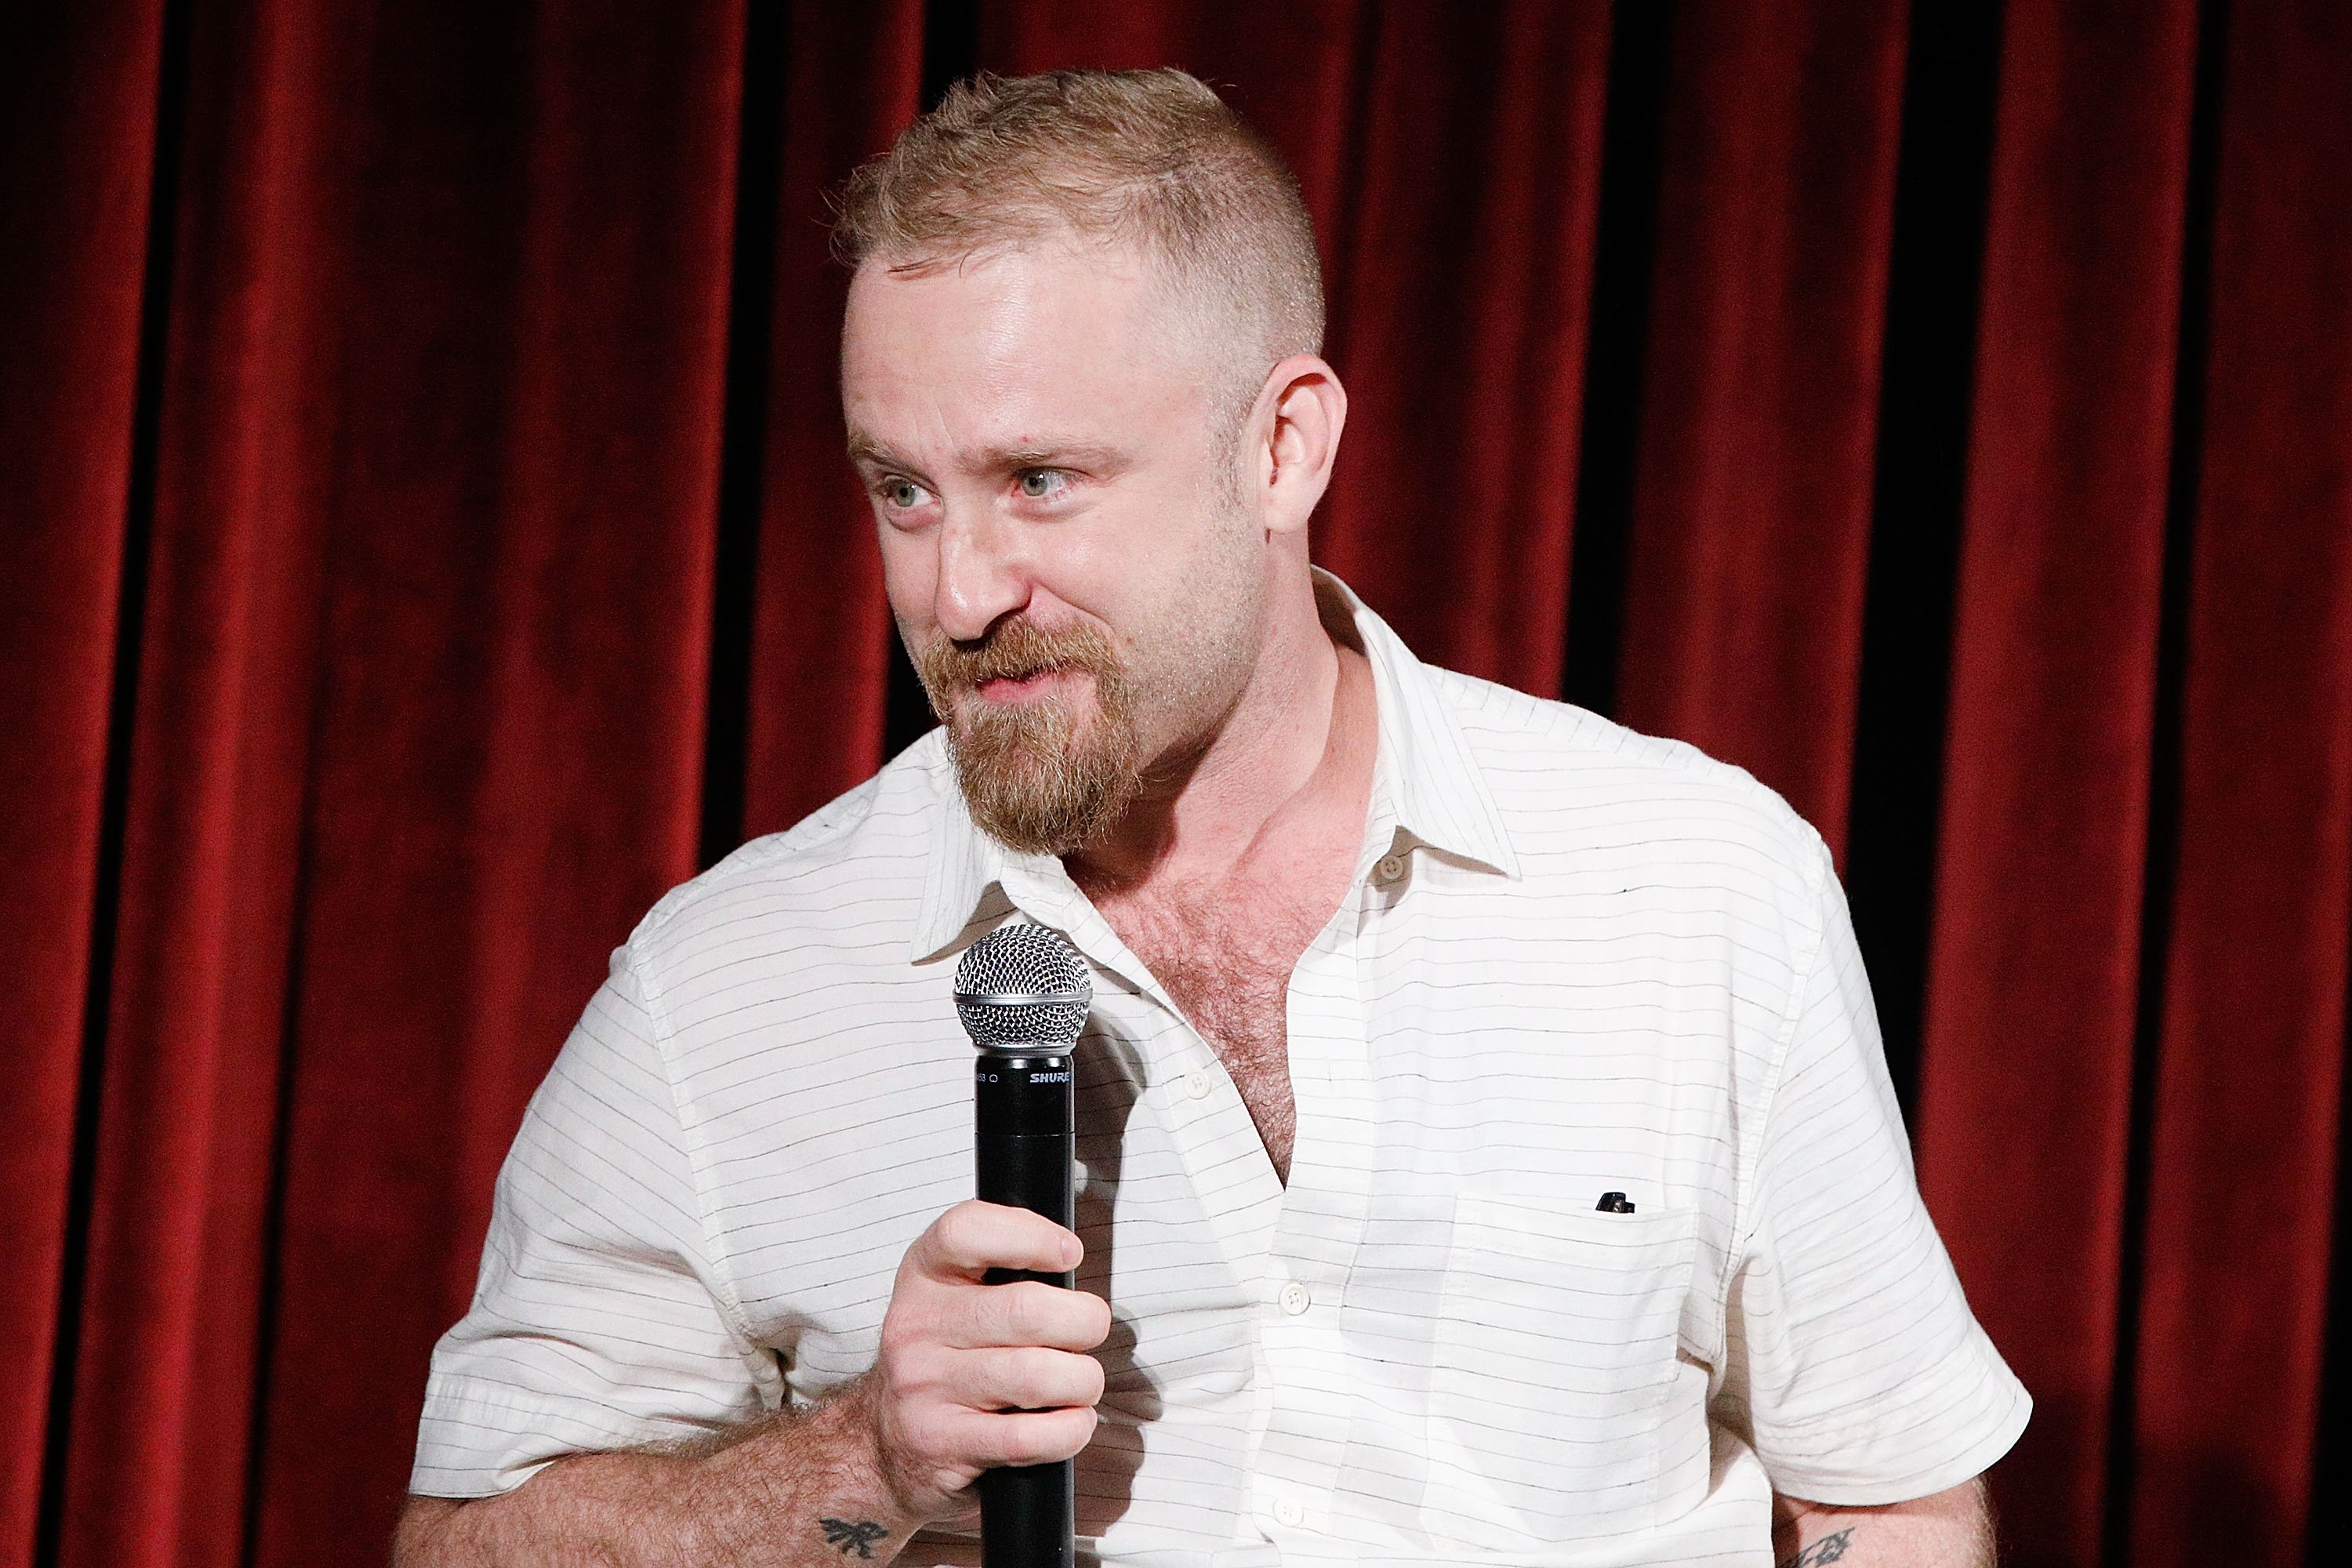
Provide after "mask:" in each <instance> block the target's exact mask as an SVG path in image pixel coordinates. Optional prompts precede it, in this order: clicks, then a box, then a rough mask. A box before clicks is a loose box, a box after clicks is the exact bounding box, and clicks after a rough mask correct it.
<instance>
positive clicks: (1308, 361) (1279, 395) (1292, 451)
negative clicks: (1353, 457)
mask: <svg viewBox="0 0 2352 1568" xmlns="http://www.w3.org/2000/svg"><path fill="white" fill-rule="evenodd" d="M1347 424H1348V390H1347V388H1345V387H1343V386H1341V385H1340V384H1339V372H1337V371H1335V370H1333V369H1332V368H1331V367H1330V366H1329V365H1328V364H1326V363H1324V362H1323V361H1322V360H1320V359H1318V358H1317V357H1316V356H1315V355H1313V354H1293V355H1292V356H1291V357H1290V358H1288V359H1286V360H1284V361H1283V362H1282V363H1280V364H1277V365H1276V366H1275V367H1274V369H1273V370H1271V371H1269V372H1268V373H1267V374H1266V378H1265V387H1264V389H1263V390H1261V391H1260V392H1259V394H1258V400H1257V406H1256V407H1255V408H1254V409H1252V410H1251V411H1250V422H1249V430H1250V433H1251V436H1252V437H1253V438H1252V440H1251V443H1250V458H1251V468H1252V472H1251V474H1250V479H1251V482H1252V483H1253V485H1254V486H1255V489H1256V491H1257V500H1258V515H1259V517H1260V518H1261V519H1262V520H1263V521H1264V523H1265V531H1267V532H1268V533H1297V534H1301V535H1303V534H1304V533H1305V532H1306V531H1307V518H1308V517H1309V516H1311V515H1312V514H1313V512H1314V510H1315V503H1316V502H1318V501H1319V500H1322V499H1323V491H1324V489H1325V488H1326V487H1328V485H1329V484H1330V482H1331V464H1332V461H1333V459H1335V458H1338V457H1339V433H1340V432H1341V431H1342V430H1344V429H1345V428H1346V427H1347Z"/></svg>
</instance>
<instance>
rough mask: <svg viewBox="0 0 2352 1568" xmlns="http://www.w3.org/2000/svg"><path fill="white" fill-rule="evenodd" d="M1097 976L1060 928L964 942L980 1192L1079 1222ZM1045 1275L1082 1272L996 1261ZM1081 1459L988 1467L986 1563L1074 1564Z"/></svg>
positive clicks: (1008, 1272) (994, 1275) (1020, 929)
mask: <svg viewBox="0 0 2352 1568" xmlns="http://www.w3.org/2000/svg"><path fill="white" fill-rule="evenodd" d="M1093 1000H1094V986H1093V984H1092V983H1091V982H1089V981H1088V980H1087V966H1086V961H1085V960H1083V959H1081V958H1080V957H1079V956H1078V954H1077V952H1076V949H1074V948H1073V947H1071V946H1070V944H1069V943H1068V942H1066V941H1065V940H1063V938H1062V937H1061V935H1060V934H1059V933H1058V932H1055V931H1048V930H1047V929H1046V928H1045V927H1044V926H1041V925H1026V924H1024V925H1009V926H1004V927H1002V928H1000V929H999V930H996V931H991V932H989V933H988V934H987V935H986V936H984V937H982V938H981V939H980V940H979V941H978V942H973V943H972V944H971V947H970V948H968V949H966V950H965V952H964V955H963V962H962V963H959V964H957V965H956V975H955V1003H956V1016H958V1017H960V1018H961V1019H962V1020H963V1026H964V1032H965V1033H966V1034H969V1035H970V1036H971V1043H972V1045H973V1046H974V1047H977V1048H978V1050H979V1051H980V1059H979V1062H978V1064H977V1066H976V1068H974V1071H973V1075H972V1163H973V1166H974V1172H973V1173H974V1175H975V1176H976V1177H977V1178H978V1182H977V1187H978V1195H979V1196H980V1198H981V1200H982V1202H984V1203H992V1204H1003V1205H1007V1206H1008V1207H1012V1208H1024V1209H1029V1210H1031V1211H1033V1212H1034V1213H1037V1214H1041V1215H1045V1217H1046V1218H1047V1219H1050V1220H1052V1221H1054V1222H1055V1224H1056V1225H1060V1226H1067V1227H1069V1228H1072V1229H1075V1228H1076V1225H1077V1213H1076V1194H1075V1192H1074V1190H1073V1187H1074V1184H1073V1182H1072V1179H1071V1168H1072V1163H1073V1161H1074V1160H1075V1158H1076V1152H1077V1149H1076V1135H1075V1131H1074V1123H1075V1120H1076V1118H1075V1115H1074V1112H1073V1103H1072V1093H1071V1083H1070V1078H1071V1073H1070V1060H1071V1056H1072V1053H1073V1052H1074V1051H1075V1050H1076V1047H1077V1043H1078V1032H1079V1031H1080V1030H1082V1029H1084V1028H1085V1027H1086V1026H1087V1005H1088V1004H1089V1003H1091V1002H1092V1001H1093ZM1014 1279H1040V1280H1043V1281H1045V1283H1046V1284H1048V1285H1059V1286H1061V1287H1063V1288H1064V1289H1072V1288H1074V1287H1075V1286H1076V1283H1077V1277H1076V1275H1075V1274H1036V1273H1030V1272H1026V1271H1024V1270H1019V1269H1012V1268H992V1269H990V1270H989V1271H988V1275H987V1282H988V1283H989V1284H991V1285H1002V1284H1004V1283H1006V1282H1007V1281H1010V1280H1014ZM1073 1468H1074V1467H1073V1466H1072V1464H1071V1461H1069V1460H1067V1459H1063V1460H1061V1461H1059V1462H1058V1463H1055V1464H1051V1465H1018V1466H1007V1467H1005V1468H1000V1469H993V1470H983V1471H982V1472H981V1477H980V1560H981V1563H982V1568H1075V1563H1076V1555H1077V1553H1076V1544H1075V1537H1076V1521H1075V1519H1074V1517H1073V1513H1072V1496H1071V1494H1072V1485H1071V1479H1072V1473H1073Z"/></svg>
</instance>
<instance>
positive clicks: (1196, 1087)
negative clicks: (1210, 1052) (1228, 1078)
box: [1184, 1068, 1215, 1100]
mask: <svg viewBox="0 0 2352 1568" xmlns="http://www.w3.org/2000/svg"><path fill="white" fill-rule="evenodd" d="M1214 1082H1215V1080H1214V1079H1211V1078H1210V1077H1209V1069H1208V1068H1193V1069H1192V1071H1191V1072H1188V1073H1186V1074H1185V1075H1184V1092H1185V1093H1186V1094H1189V1095H1191V1096H1192V1098H1193V1099H1194V1100H1206V1099H1208V1098H1209V1090H1210V1089H1211V1088H1212V1087H1213V1084H1214Z"/></svg>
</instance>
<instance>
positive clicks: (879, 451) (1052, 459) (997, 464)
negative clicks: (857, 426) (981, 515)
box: [849, 431, 1123, 473]
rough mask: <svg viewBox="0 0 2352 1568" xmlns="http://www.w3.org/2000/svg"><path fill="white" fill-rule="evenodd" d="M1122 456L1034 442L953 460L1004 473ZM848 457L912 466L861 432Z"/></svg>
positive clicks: (1114, 461) (1090, 464)
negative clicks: (1019, 469)
mask: <svg viewBox="0 0 2352 1568" xmlns="http://www.w3.org/2000/svg"><path fill="white" fill-rule="evenodd" d="M1122 456H1123V454H1122V453H1121V452H1120V451H1119V449H1118V448H1117V447H1107V446H1103V445H1100V444H1099V443H1095V442H1087V441H1034V442H1025V443H1024V444H1023V445H1021V446H1018V447H981V448H978V449H977V450H974V451H967V452H959V453H958V454H956V463H957V466H959V467H961V468H977V469H980V470H982V471H983V472H990V473H1003V472H1006V471H1009V470H1013V469H1018V468H1048V467H1053V466H1055V465H1065V466H1073V467H1077V468H1105V467H1113V466H1116V465H1118V462H1119V461H1120V460H1121V458H1122ZM849 460H850V461H851V462H853V463H871V464H873V465H874V466H876V467H877V468H908V469H912V468H914V467H915V465H913V464H911V463H908V462H907V461H906V460H904V459H903V458H899V457H898V455H897V454H896V453H894V452H892V451H891V450H890V449H889V448H888V447H885V446H883V445H882V443H880V442H879V441H877V440H875V439H874V438H873V437H870V436H867V435H866V434H865V433H863V432H862V431H861V432H856V433H853V434H852V435H851V436H850V437H849Z"/></svg>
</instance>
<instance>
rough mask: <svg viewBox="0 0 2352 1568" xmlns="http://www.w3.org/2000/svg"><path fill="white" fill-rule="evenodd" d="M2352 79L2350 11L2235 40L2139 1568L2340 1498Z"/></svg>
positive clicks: (2165, 990)
mask: <svg viewBox="0 0 2352 1568" xmlns="http://www.w3.org/2000/svg"><path fill="white" fill-rule="evenodd" d="M2347 61H2352V14H2347V12H2346V11H2345V9H2344V8H2343V7H2341V6H2338V5H2328V4H2326V3H2325V0H2296V3H2286V0H2276V3H2273V4H2265V5H2252V4H2242V5H2236V6H2233V7H2232V8H2231V12H2230V14H2229V26H2228V31H2227V37H2226V42H2225V45H2224V49H2223V54H2222V57H2221V60H2220V62H2219V65H2220V72H2221V95H2220V96H2221V105H2220V116H2221V120H2220V142H2221V152H2220V157H2219V160H2218V164H2217V171H2216V176H2215V188H2214V196H2213V208H2214V210H2213V219H2212V239H2211V247H2212V250H2211V257H2212V260H2211V267H2212V281H2211V304H2210V313H2209V314H2210V330H2209V336H2208V340H2207V342H2206V344H2205V354H2206V371H2205V378H2204V399H2203V405H2202V417H2201V419H2200V422H2199V424H2200V429H2198V430H2197V431H2195V432H2194V434H2196V435H2198V436H2200V437H2201V441H2200V449H2199V454H2198V468H2197V486H2196V490H2195V531H2194V535H2193V539H2192V542H2191V546H2190V553H2189V585H2188V595H2187V597H2188V606H2187V613H2186V616H2185V622H2186V625H2185V636H2184V641H2185V648H2184V660H2185V665H2186V670H2185V676H2184V679H2183V682H2182V686H2181V691H2180V697H2179V727H2180V746H2179V763H2178V769H2179V773H2178V780H2179V783H2178V790H2179V806H2178V811H2179V822H2178V828H2177V832H2176V833H2175V834H2174V835H2173V836H2172V838H2171V841H2170V843H2169V844H2168V845H2167V846H2166V847H2165V850H2164V853H2165V854H2166V856H2167V858H2168V862H2169V863H2168V866H2167V867H2166V869H2167V870H2168V872H2169V875H2170V878H2171V882H2172V886H2171V896H2170V905H2171V920H2170V922H2169V925H2168V929H2167V930H2166V931H2162V932H2160V933H2159V935H2160V937H2161V939H2162V940H2163V941H2164V942H2165V959H2164V974H2163V985H2162V991H2161V994H2160V1013H2159V1017H2160V1020H2161V1036H2160V1038H2159V1041H2158V1049H2157V1057H2156V1060H2155V1062H2154V1064H2153V1067H2154V1073H2153V1077H2154V1092H2153V1097H2152V1099H2153V1103H2152V1106H2151V1108H2150V1109H2151V1115H2150V1119H2149V1121H2150V1125H2149V1131H2148V1149H2147V1161H2148V1175H2147V1235H2146V1239H2145V1243H2144V1252H2145V1259H2146V1260H2145V1263H2144V1264H2143V1267H2142V1285H2141V1297H2140V1302H2139V1306H2140V1326H2139V1335H2138V1346H2137V1351H2138V1353H2137V1360H2136V1363H2135V1364H2134V1365H2133V1366H2132V1367H2130V1368H2128V1369H2127V1370H2126V1375H2128V1376H2129V1377H2130V1378H2131V1379H2132V1382H2133V1394H2134V1399H2133V1404H2132V1422H2131V1426H2130V1430H2129V1437H2130V1441H2131V1445H2132V1452H2133V1460H2132V1469H2131V1476H2132V1491H2131V1496H2130V1499H2129V1502H2130V1536H2129V1559H2130V1561H2132V1562H2134V1563H2150V1564H2155V1565H2158V1568H2166V1565H2170V1564H2187V1563H2201V1562H2210V1561H2211V1560H2212V1559H2213V1558H2214V1557H2215V1556H2217V1555H2221V1554H2225V1553H2226V1554H2232V1555H2238V1556H2242V1557H2243V1558H2245V1559H2246V1560H2247V1561H2251V1562H2261V1563H2279V1562H2294V1561H2296V1560H2297V1559H2298V1558H2299V1557H2300V1555H2301V1553H2302V1551H2303V1539H2304V1535H2305V1521H2306V1519H2307V1516H2308V1512H2309V1510H2310V1508H2311V1505H2312V1502H2313V1500H2314V1489H2315V1487H2318V1488H2335V1489H2340V1487H2341V1485H2342V1478H2341V1477H2339V1476H2325V1475H2315V1474H2314V1472H2313V1461H2312V1442H2313V1432H2314V1428H2315V1425H2316V1424H2317V1421H2318V1419H2319V1414H2320V1413H2319V1409H2318V1405H2319V1397H2318V1394H2319V1382H2320V1369H2321V1360H2322V1353H2323V1343H2322V1341H2323V1335H2324V1334H2325V1332H2326V1319H2327V1313H2328V1305H2329V1303H2328V1300H2327V1288H2328V1279H2327V1276H2328V1247H2329V1235H2330V1231H2331V1229H2332V1228H2333V1215H2334V1212H2335V1206H2336V1203H2337V1202H2338V1201H2339V1197H2338V1194H2336V1191H2335V1181H2336V1169H2337V1161H2336V1138H2337V1136H2338V1126H2337V1117H2338V1110H2339V1106H2340V1104H2341V1089H2339V1085H2340V1083H2341V1082H2342V1078H2343V1052H2344V1026H2345V986H2346V984H2347V962H2346V959H2347V942H2352V929H2347V924H2352V908H2347V905H2352V183H2347V179H2346V171H2347V169H2352V94H2347V92H2346V91H2345V85H2344V84H2345V67H2346V64H2347ZM2191 434H2192V432H2191V431H2190V430H2189V429H2187V428H2184V430H2183V438H2184V439H2187V438H2189V437H2190V435H2191ZM2339 1310H2341V1309H2340V1308H2339ZM2338 1418H2339V1419H2340V1417H2338Z"/></svg>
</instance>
